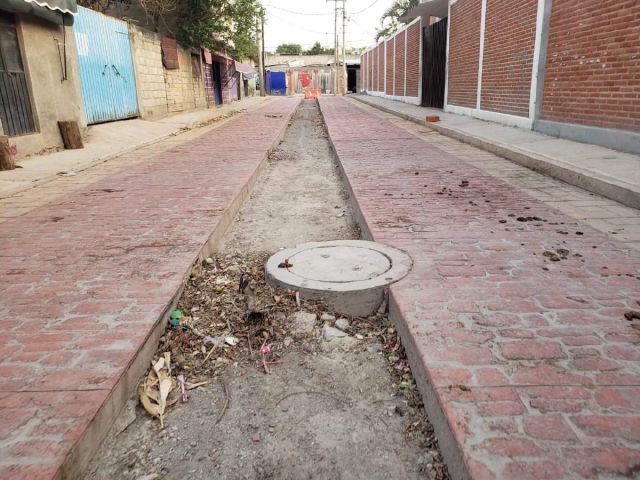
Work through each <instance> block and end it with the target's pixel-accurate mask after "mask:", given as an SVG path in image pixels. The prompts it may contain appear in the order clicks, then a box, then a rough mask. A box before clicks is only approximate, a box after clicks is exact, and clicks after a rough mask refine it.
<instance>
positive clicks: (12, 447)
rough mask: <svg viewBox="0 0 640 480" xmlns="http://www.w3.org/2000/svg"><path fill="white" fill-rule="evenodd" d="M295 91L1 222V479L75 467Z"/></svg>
mask: <svg viewBox="0 0 640 480" xmlns="http://www.w3.org/2000/svg"><path fill="white" fill-rule="evenodd" d="M298 102H299V99H289V98H287V99H278V100H273V101H270V102H267V103H266V105H264V106H263V107H261V108H259V109H257V110H254V111H251V112H247V113H245V114H243V115H240V116H238V117H237V118H235V119H233V120H231V121H229V122H228V123H226V124H224V125H222V126H220V127H218V128H216V129H214V130H212V131H210V132H208V133H205V134H203V135H200V136H198V137H197V138H195V139H193V140H191V141H189V142H183V143H181V144H178V145H176V146H175V147H174V148H172V149H170V150H167V151H165V152H162V153H160V154H158V155H156V156H155V157H154V158H152V159H150V160H148V161H145V162H142V163H138V164H135V165H133V166H131V167H130V168H127V169H124V170H121V171H119V172H117V173H114V174H113V175H110V176H107V177H104V178H102V179H100V180H98V181H97V182H95V183H90V184H88V185H87V186H85V187H84V188H81V189H79V190H78V191H76V192H74V193H71V194H68V195H65V196H62V197H60V198H58V199H56V200H55V201H53V202H51V203H49V204H47V205H44V206H42V207H39V208H36V209H34V210H33V211H31V212H29V213H26V214H24V215H21V216H20V217H18V218H13V219H9V220H7V221H5V222H4V223H3V224H2V227H1V228H0V309H1V310H2V312H3V313H4V317H3V320H4V326H3V330H2V332H1V333H0V478H3V479H5V478H6V479H35V478H37V479H49V478H54V477H55V478H80V477H81V475H82V472H83V469H84V468H85V467H86V465H87V463H88V462H89V461H90V460H91V458H92V456H93V453H95V451H96V449H97V448H98V446H99V444H100V441H101V440H102V439H103V438H104V436H105V435H106V433H107V432H108V430H109V428H110V427H111V425H112V422H113V421H114V419H115V417H116V415H117V414H118V412H119V411H120V410H121V408H122V406H123V405H124V402H125V401H126V399H127V396H128V395H129V394H130V393H131V392H132V391H133V389H134V387H135V385H136V383H137V381H138V379H139V378H140V375H141V374H142V373H143V372H144V370H145V369H146V368H147V366H148V365H149V361H150V359H151V356H152V355H153V353H154V351H155V348H156V345H157V343H158V339H159V338H160V336H161V335H162V332H163V325H164V324H165V322H166V317H167V315H168V313H169V312H170V311H171V309H172V308H173V306H174V305H175V302H176V301H177V298H178V295H179V294H180V291H181V288H182V285H183V282H184V279H185V277H186V276H188V273H189V271H190V268H191V266H192V264H193V263H194V261H195V260H196V259H198V258H200V259H201V258H202V257H203V256H207V255H208V254H209V253H210V252H211V251H212V249H213V248H214V247H215V244H216V242H217V241H218V240H219V237H220V236H221V235H222V233H224V230H225V229H226V228H227V227H228V225H229V223H230V222H231V220H232V219H233V216H234V215H235V213H236V212H237V211H238V209H239V207H240V205H241V203H242V201H243V199H244V198H246V196H247V195H248V193H249V191H250V190H251V188H252V186H253V184H254V183H255V180H256V178H257V176H258V174H259V172H260V170H261V167H262V165H263V164H264V160H265V159H266V157H267V154H268V151H269V150H270V149H271V148H272V147H273V146H274V145H276V144H277V142H278V141H279V139H280V138H281V136H282V134H283V133H284V129H285V128H286V126H287V123H288V120H289V118H290V116H291V115H292V113H293V111H294V109H295V107H296V106H297V104H298Z"/></svg>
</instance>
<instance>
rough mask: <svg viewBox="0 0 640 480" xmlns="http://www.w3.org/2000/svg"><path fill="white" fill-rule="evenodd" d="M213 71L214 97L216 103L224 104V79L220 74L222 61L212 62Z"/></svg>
mask: <svg viewBox="0 0 640 480" xmlns="http://www.w3.org/2000/svg"><path fill="white" fill-rule="evenodd" d="M211 66H212V71H213V98H214V99H215V102H216V105H222V80H221V75H220V63H219V62H213V63H212V64H211Z"/></svg>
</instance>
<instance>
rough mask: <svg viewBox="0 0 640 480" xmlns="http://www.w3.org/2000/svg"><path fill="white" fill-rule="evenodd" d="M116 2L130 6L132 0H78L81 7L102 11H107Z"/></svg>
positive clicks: (126, 6)
mask: <svg viewBox="0 0 640 480" xmlns="http://www.w3.org/2000/svg"><path fill="white" fill-rule="evenodd" d="M116 3H120V4H123V5H124V6H125V8H128V5H130V4H131V0H78V5H80V6H81V7H84V8H90V9H91V10H95V11H96V12H100V13H106V12H107V11H108V10H109V9H110V8H111V7H113V6H115V4H116Z"/></svg>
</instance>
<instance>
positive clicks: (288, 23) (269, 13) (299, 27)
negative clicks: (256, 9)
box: [265, 9, 333, 35]
mask: <svg viewBox="0 0 640 480" xmlns="http://www.w3.org/2000/svg"><path fill="white" fill-rule="evenodd" d="M265 11H266V12H267V14H268V15H271V16H272V17H273V18H276V19H278V20H280V21H281V22H284V23H286V24H287V25H290V26H292V27H294V28H297V29H299V30H304V31H305V32H310V33H317V34H319V35H333V33H331V32H318V31H317V30H309V29H308V28H304V27H301V26H299V25H296V24H295V23H291V22H289V21H287V20H285V19H284V18H281V17H278V16H277V15H274V14H273V12H270V11H269V10H267V9H265Z"/></svg>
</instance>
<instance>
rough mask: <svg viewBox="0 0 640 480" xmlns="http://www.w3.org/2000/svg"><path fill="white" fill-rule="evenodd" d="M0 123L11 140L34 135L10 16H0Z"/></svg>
mask: <svg viewBox="0 0 640 480" xmlns="http://www.w3.org/2000/svg"><path fill="white" fill-rule="evenodd" d="M0 120H1V121H2V129H3V130H4V134H5V135H8V136H10V137H14V136H17V135H24V134H26V133H31V132H34V131H35V125H34V121H33V111H32V109H31V99H30V97H29V89H28V87H27V78H26V76H25V74H24V67H23V64H22V55H21V53H20V47H19V45H18V34H17V32H16V25H15V20H14V17H13V15H11V14H10V13H7V12H0Z"/></svg>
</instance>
